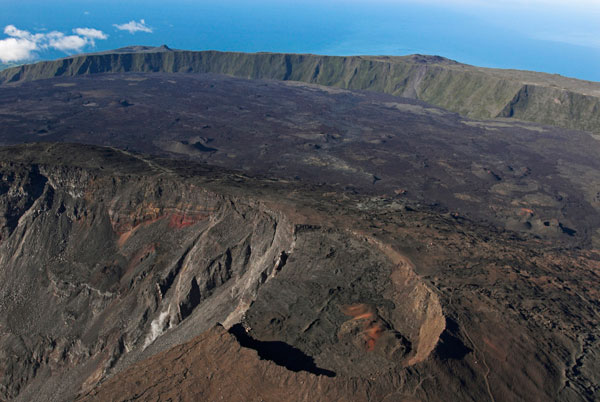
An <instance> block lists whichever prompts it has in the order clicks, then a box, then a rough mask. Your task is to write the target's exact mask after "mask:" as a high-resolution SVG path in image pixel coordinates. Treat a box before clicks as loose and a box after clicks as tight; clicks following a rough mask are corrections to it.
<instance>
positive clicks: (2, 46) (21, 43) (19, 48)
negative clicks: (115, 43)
mask: <svg viewBox="0 0 600 402" xmlns="http://www.w3.org/2000/svg"><path fill="white" fill-rule="evenodd" d="M73 33H74V34H75V35H66V34H64V33H63V32H58V31H52V32H49V33H35V34H34V33H31V32H29V31H25V30H21V29H18V28H17V27H15V26H14V25H7V26H6V27H5V28H4V34H5V35H7V36H8V38H5V39H0V62H3V63H9V62H20V61H29V60H33V59H35V58H36V57H37V52H39V51H42V50H46V49H55V50H60V51H63V52H65V53H74V52H80V51H82V50H83V49H84V48H85V47H87V46H92V47H93V46H96V42H95V41H96V40H103V39H106V38H108V35H106V34H105V33H104V32H102V31H100V30H98V29H94V28H75V29H73Z"/></svg>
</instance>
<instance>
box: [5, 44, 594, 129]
mask: <svg viewBox="0 0 600 402" xmlns="http://www.w3.org/2000/svg"><path fill="white" fill-rule="evenodd" d="M107 72H112V73H121V72H184V73H220V74H229V75H234V76H238V77H243V78H269V79H278V80H292V81H303V82H309V83H315V84H321V85H327V86H334V87H340V88H347V89H359V90H371V91H376V92H383V93H388V94H392V95H400V96H404V97H411V98H416V99H420V100H423V101H426V102H428V103H431V104H433V105H437V106H440V107H443V108H444V109H447V110H450V111H454V112H458V113H460V114H461V115H463V116H467V117H471V118H476V119H489V118H495V117H507V118H511V119H518V120H524V121H532V122H538V123H543V124H548V125H555V126H559V127H564V128H571V129H578V130H586V131H591V132H595V133H600V84H599V83H596V82H590V81H581V80H576V79H570V78H565V77H562V76H559V75H550V74H544V73H536V72H531V71H518V70H499V69H489V68H481V67H475V66H469V65H466V64H461V63H457V62H455V61H452V60H448V59H445V58H442V57H439V56H423V55H411V56H402V57H389V56H352V57H335V56H319V55H310V54H277V53H228V52H216V51H203V52H192V51H181V50H171V49H169V48H168V47H166V46H162V47H157V48H152V47H145V46H132V47H128V48H123V49H117V50H114V51H110V52H103V53H96V54H89V55H80V56H74V57H70V58H65V59H60V60H56V61H48V62H40V63H37V64H33V65H24V66H19V67H14V68H9V69H6V70H4V71H1V72H0V84H2V83H4V84H9V83H18V82H23V81H31V80H37V79H45V78H53V77H57V76H74V75H83V74H95V73H107Z"/></svg>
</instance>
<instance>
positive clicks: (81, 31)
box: [73, 28, 108, 39]
mask: <svg viewBox="0 0 600 402" xmlns="http://www.w3.org/2000/svg"><path fill="white" fill-rule="evenodd" d="M73 33H76V34H77V35H79V36H84V37H86V38H90V39H107V38H108V35H107V34H105V33H104V32H102V31H100V30H98V29H94V28H75V29H74V30H73Z"/></svg>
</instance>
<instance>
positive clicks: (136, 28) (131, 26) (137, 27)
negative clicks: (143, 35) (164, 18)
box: [113, 20, 152, 34]
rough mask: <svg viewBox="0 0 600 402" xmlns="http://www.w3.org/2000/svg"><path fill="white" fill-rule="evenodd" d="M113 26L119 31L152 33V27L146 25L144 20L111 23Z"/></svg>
mask: <svg viewBox="0 0 600 402" xmlns="http://www.w3.org/2000/svg"><path fill="white" fill-rule="evenodd" d="M113 26H114V27H115V28H117V29H118V30H120V31H129V33H130V34H134V33H136V32H148V33H152V28H150V27H148V26H147V25H146V21H144V20H140V22H136V21H133V20H132V21H129V22H128V23H126V24H113Z"/></svg>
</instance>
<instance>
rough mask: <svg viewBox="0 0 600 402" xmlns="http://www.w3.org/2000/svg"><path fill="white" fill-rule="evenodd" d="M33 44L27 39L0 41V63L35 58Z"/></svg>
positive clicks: (35, 48) (34, 45)
mask: <svg viewBox="0 0 600 402" xmlns="http://www.w3.org/2000/svg"><path fill="white" fill-rule="evenodd" d="M37 49H38V48H37V45H36V44H35V42H31V41H29V40H27V39H19V38H7V39H3V40H0V62H2V63H10V62H13V61H25V60H32V59H33V58H35V53H34V51H35V50H37Z"/></svg>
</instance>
